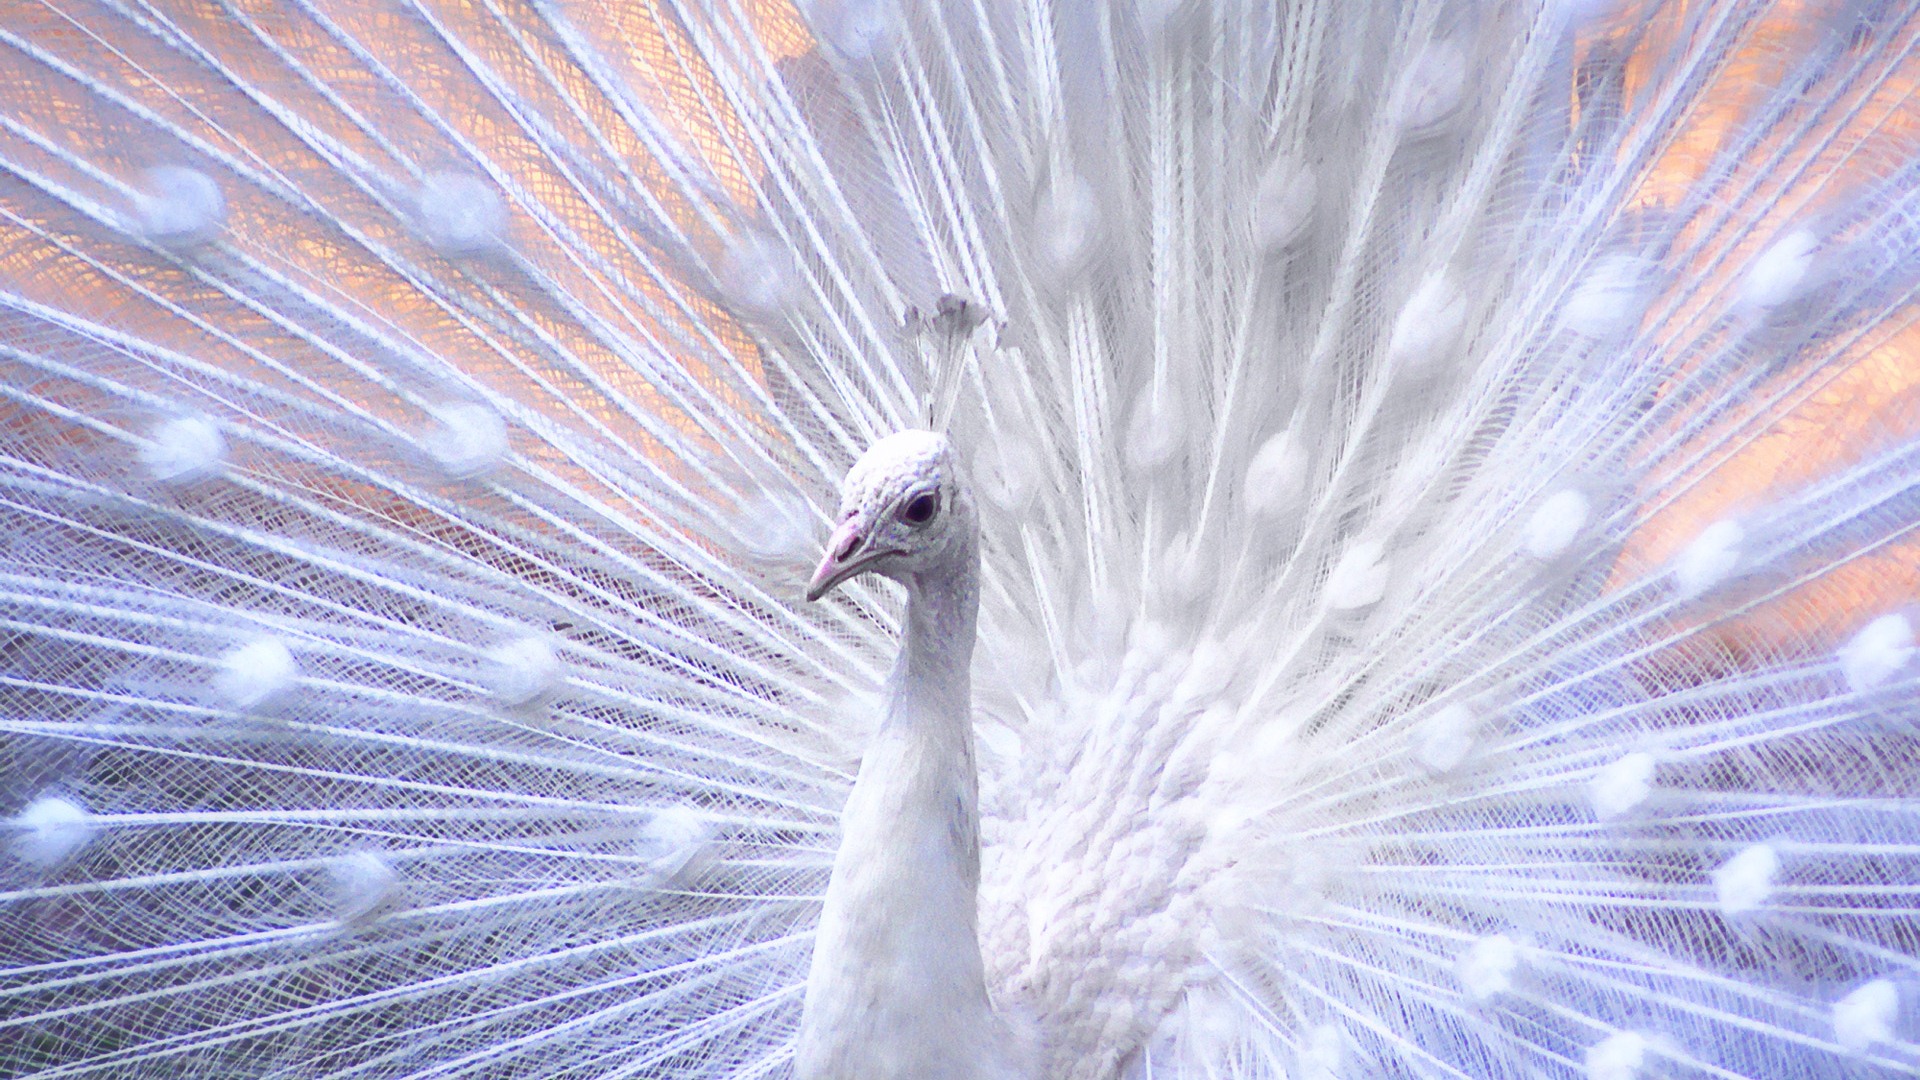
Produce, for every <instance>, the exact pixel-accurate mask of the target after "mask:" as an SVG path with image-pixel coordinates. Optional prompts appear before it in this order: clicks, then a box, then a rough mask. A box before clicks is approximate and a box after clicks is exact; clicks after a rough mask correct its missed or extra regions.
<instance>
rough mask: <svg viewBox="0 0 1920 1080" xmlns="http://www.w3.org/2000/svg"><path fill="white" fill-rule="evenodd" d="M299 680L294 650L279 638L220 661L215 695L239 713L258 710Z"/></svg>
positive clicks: (258, 641)
mask: <svg viewBox="0 0 1920 1080" xmlns="http://www.w3.org/2000/svg"><path fill="white" fill-rule="evenodd" d="M299 677H300V665H299V663H298V662H297V661H295V660H294V658H293V650H291V649H289V648H287V645H286V643H285V642H283V641H281V640H280V639H279V638H271V637H263V638H257V639H255V640H253V641H250V642H248V643H246V644H245V645H241V646H238V647H236V648H233V649H230V650H228V651H227V652H226V653H225V654H223V655H222V656H221V657H220V666H219V668H218V670H216V671H215V672H214V674H213V691H214V693H215V694H217V695H219V697H220V699H221V700H222V701H224V702H226V703H227V704H228V705H231V706H232V707H234V708H236V709H242V710H246V709H257V708H259V707H261V706H262V705H266V704H268V703H269V702H271V701H272V700H273V699H274V698H277V697H279V696H280V695H282V694H284V693H286V692H287V691H288V690H289V689H291V688H292V687H293V684H294V681H295V680H296V679H298V678H299Z"/></svg>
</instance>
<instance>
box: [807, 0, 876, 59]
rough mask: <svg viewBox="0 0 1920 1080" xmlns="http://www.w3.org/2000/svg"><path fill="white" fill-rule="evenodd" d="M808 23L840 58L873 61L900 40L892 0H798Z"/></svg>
mask: <svg viewBox="0 0 1920 1080" xmlns="http://www.w3.org/2000/svg"><path fill="white" fill-rule="evenodd" d="M797 6H798V7H799V9H800V14H801V15H802V16H803V17H804V18H805V19H806V20H807V25H808V26H810V27H812V28H813V32H814V33H815V34H817V35H819V38H820V40H822V41H824V42H825V43H826V44H827V46H828V47H829V48H831V49H832V50H833V51H834V53H836V54H837V55H838V56H839V57H840V58H841V59H843V60H849V61H855V62H863V61H864V62H872V61H875V60H879V59H881V58H883V57H885V56H886V55H887V53H888V52H890V51H891V50H892V48H893V45H894V42H895V41H897V40H898V39H899V32H900V27H899V16H898V14H897V13H896V12H895V10H894V5H893V0H800V2H799V4H798V5H797Z"/></svg>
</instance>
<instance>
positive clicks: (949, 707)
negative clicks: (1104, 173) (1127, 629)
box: [795, 542, 1007, 1080]
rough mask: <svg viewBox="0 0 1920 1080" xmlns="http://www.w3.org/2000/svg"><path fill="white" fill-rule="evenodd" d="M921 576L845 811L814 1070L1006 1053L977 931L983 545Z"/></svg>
mask: <svg viewBox="0 0 1920 1080" xmlns="http://www.w3.org/2000/svg"><path fill="white" fill-rule="evenodd" d="M950 556H951V557H950V558H948V559H944V560H941V561H940V563H939V564H937V565H934V566H930V567H928V568H926V569H923V570H921V571H919V572H917V573H915V574H914V575H913V576H912V577H911V578H909V579H908V580H907V581H906V585H907V596H908V599H907V619H906V633H905V635H904V640H903V641H902V642H901V649H900V657H899V659H898V660H897V661H896V662H895V664H894V669H893V675H892V677H891V678H890V679H889V680H888V695H887V702H886V713H885V716H884V717H883V718H882V720H881V724H880V729H879V731H878V732H876V733H875V735H874V738H873V739H872V741H871V742H870V743H869V744H868V745H867V748H866V752H865V754H864V755H863V757H862V760H861V762H860V775H859V778H858V779H857V780H856V781H855V782H854V785H853V792H852V794H851V795H850V797H849V798H848V800H847V805H846V809H845V811H844V813H843V814H842V818H841V824H842V829H841V839H840V851H839V853H838V854H837V855H836V857H835V859H834V866H833V878H832V881H831V882H830V883H829V884H828V886H827V894H826V902H825V905H824V908H823V910H822V912H821V921H820V926H819V929H818V931H817V933H816V935H815V938H814V955H813V966H812V970H811V971H810V972H809V974H808V979H807V998H806V1007H805V1011H804V1018H803V1020H802V1023H801V1032H800V1041H799V1045H798V1047H797V1048H796V1058H795V1065H796V1074H797V1076H798V1077H799V1078H800V1080H984V1078H988V1077H1001V1076H1005V1075H1007V1073H1006V1070H1005V1069H1004V1068H1003V1067H1002V1065H1001V1064H1000V1062H999V1057H1000V1055H1001V1052H1002V1051H1001V1050H1000V1048H999V1046H998V1043H999V1042H1001V1041H1004V1040H1001V1039H999V1038H998V1036H997V1035H996V1034H995V1033H996V1031H997V1028H996V1021H995V1019H994V1017H993V1015H992V1011H991V1008H990V1007H989V1004H988V1000H987V991H986V976H985V973H984V971H983V970H982V965H981V960H980V943H979V937H978V931H977V923H978V906H979V903H978V894H979V886H980V839H979V795H978V779H977V777H976V775H975V771H974V760H973V720H972V710H971V703H970V700H969V693H970V686H971V682H970V677H969V674H968V666H969V664H970V662H971V660H972V657H973V643H974V632H975V624H976V620H977V618H978V611H979V602H980V601H979V584H978V581H979V558H978V555H977V554H976V551H975V549H974V547H973V545H972V544H971V543H970V542H968V543H967V546H966V548H965V550H961V551H954V552H950Z"/></svg>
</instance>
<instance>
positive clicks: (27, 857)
mask: <svg viewBox="0 0 1920 1080" xmlns="http://www.w3.org/2000/svg"><path fill="white" fill-rule="evenodd" d="M8 824H9V825H11V826H12V831H13V833H14V836H13V842H12V843H11V844H10V845H9V847H10V848H11V849H12V851H13V853H14V855H15V856H17V857H18V858H19V859H20V861H22V862H24V863H26V864H27V865H28V866H31V867H33V868H34V869H36V870H51V869H53V868H54V867H56V866H59V865H60V864H61V863H63V862H66V861H67V860H68V859H70V858H72V857H73V856H74V855H76V854H78V853H79V851H80V849H81V848H83V847H86V846H87V842H88V841H90V840H92V839H93V830H94V825H93V815H92V814H89V813H87V809H86V807H84V806H81V805H80V804H79V803H77V802H74V801H73V800H72V799H69V798H66V797H64V796H61V795H41V796H39V797H37V798H35V799H34V800H33V801H32V802H30V803H28V804H27V805H26V806H25V807H24V808H23V809H21V811H20V812H19V813H18V814H15V815H14V817H13V820H12V821H10V822H8Z"/></svg>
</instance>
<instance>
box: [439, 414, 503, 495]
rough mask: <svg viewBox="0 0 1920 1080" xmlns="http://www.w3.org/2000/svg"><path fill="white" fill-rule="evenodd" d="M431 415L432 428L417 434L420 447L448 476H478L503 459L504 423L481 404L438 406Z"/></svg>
mask: <svg viewBox="0 0 1920 1080" xmlns="http://www.w3.org/2000/svg"><path fill="white" fill-rule="evenodd" d="M432 415H433V426H432V427H430V428H428V429H427V430H426V431H425V432H423V433H422V434H421V435H420V447H421V449H423V450H425V451H426V452H427V455H428V456H429V457H431V458H433V463H434V464H435V465H437V466H439V468H440V471H441V472H443V473H446V474H447V475H448V476H449V477H452V478H454V479H465V478H468V477H473V476H478V475H480V474H481V473H483V472H486V471H487V470H489V469H491V468H493V467H494V466H495V465H497V464H499V463H500V461H501V460H502V459H503V458H505V457H506V456H507V422H506V421H505V420H502V419H501V418H500V414H499V413H496V412H494V411H493V410H492V409H489V408H487V407H486V406H485V405H479V404H475V403H472V402H455V403H453V404H448V405H439V406H436V407H434V409H433V410H432Z"/></svg>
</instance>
